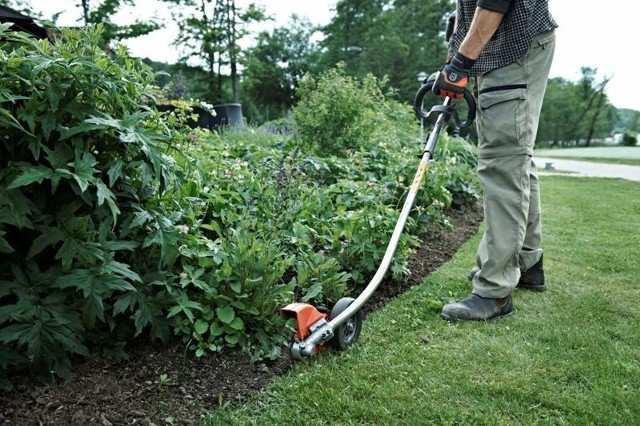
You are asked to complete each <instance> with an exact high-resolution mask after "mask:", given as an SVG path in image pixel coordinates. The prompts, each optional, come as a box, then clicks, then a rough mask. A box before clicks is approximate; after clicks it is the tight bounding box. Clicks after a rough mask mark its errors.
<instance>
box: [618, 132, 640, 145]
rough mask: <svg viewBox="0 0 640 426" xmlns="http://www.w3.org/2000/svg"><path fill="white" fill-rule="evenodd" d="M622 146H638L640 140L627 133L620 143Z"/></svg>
mask: <svg viewBox="0 0 640 426" xmlns="http://www.w3.org/2000/svg"><path fill="white" fill-rule="evenodd" d="M620 144H621V145H622V146H636V145H637V144H638V138H637V137H636V135H635V134H633V133H631V132H629V131H625V132H624V133H623V134H622V141H621V142H620Z"/></svg>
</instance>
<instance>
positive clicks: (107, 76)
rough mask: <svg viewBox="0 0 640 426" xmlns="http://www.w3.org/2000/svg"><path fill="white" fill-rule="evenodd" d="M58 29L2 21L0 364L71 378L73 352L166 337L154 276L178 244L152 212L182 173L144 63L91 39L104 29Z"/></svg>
mask: <svg viewBox="0 0 640 426" xmlns="http://www.w3.org/2000/svg"><path fill="white" fill-rule="evenodd" d="M62 35H63V37H62V38H61V39H60V40H58V42H57V43H56V45H55V46H52V45H50V44H49V43H48V41H46V40H45V41H34V40H32V39H30V38H27V37H26V36H24V35H21V34H17V33H12V32H9V31H8V30H7V25H3V26H1V27H0V39H2V40H3V42H2V46H1V49H0V55H1V58H0V128H1V129H2V135H3V137H2V139H0V252H2V261H1V262H0V301H1V302H2V303H1V305H2V307H1V308H0V342H2V344H3V350H4V351H5V355H7V357H6V358H5V357H4V356H3V365H1V366H0V367H1V368H2V369H12V370H21V369H24V368H29V369H30V370H31V371H33V372H34V373H35V374H37V375H39V376H40V377H41V378H43V379H45V380H47V381H50V380H52V379H53V378H54V377H55V376H60V377H69V375H70V371H71V370H70V361H69V354H79V355H86V354H88V352H89V348H90V347H94V346H96V345H98V347H101V348H102V350H103V352H104V353H108V354H111V355H114V356H116V357H125V356H126V355H125V354H124V352H122V347H123V346H124V342H126V341H127V339H129V338H130V337H131V336H132V335H139V334H140V333H142V331H143V329H147V328H148V329H150V332H151V336H152V337H153V338H165V339H166V338H168V336H169V324H168V321H167V320H166V312H164V311H163V309H165V307H166V306H169V304H170V302H171V297H170V294H169V293H168V291H167V290H166V288H164V287H163V285H159V284H160V283H162V282H163V281H164V279H165V278H166V271H167V268H169V267H170V266H171V265H172V264H173V263H174V262H175V259H176V256H177V254H178V253H177V249H176V247H177V244H178V240H179V233H178V232H177V231H176V229H175V227H174V222H175V221H176V220H178V219H179V218H178V216H176V215H164V214H163V213H162V209H156V207H157V206H159V205H160V204H161V200H162V197H166V196H167V191H170V190H171V189H172V188H173V187H174V186H175V185H176V184H177V183H178V176H179V175H178V174H176V170H175V168H174V166H173V161H172V160H171V158H170V157H168V156H167V155H166V152H167V150H168V149H169V145H168V143H169V142H170V134H169V132H168V130H167V128H166V127H162V126H160V122H159V120H158V116H157V113H155V112H153V111H152V110H150V109H149V108H147V107H145V106H144V104H143V100H144V99H148V98H150V97H151V96H152V91H151V89H152V84H153V80H154V76H153V74H152V72H151V71H150V69H149V68H147V67H146V66H144V65H143V64H142V63H141V62H139V61H137V60H133V59H131V58H129V57H128V56H127V54H126V51H124V50H122V49H120V50H117V51H116V52H114V53H113V55H111V56H109V55H107V54H105V52H103V51H101V50H100V49H99V48H97V47H96V46H98V44H99V40H100V29H94V30H87V31H82V32H75V31H63V34H62ZM6 359H8V360H9V361H8V362H6V361H4V360H6Z"/></svg>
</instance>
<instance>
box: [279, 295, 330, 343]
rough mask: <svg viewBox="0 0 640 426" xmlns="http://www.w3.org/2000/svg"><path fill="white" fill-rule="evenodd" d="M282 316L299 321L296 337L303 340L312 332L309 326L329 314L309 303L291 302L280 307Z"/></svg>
mask: <svg viewBox="0 0 640 426" xmlns="http://www.w3.org/2000/svg"><path fill="white" fill-rule="evenodd" d="M280 316H281V317H283V318H285V319H289V318H295V319H296V321H297V322H298V331H297V332H296V334H295V337H296V338H297V339H300V340H303V339H306V338H307V337H308V336H309V334H311V333H310V332H309V328H310V327H311V326H312V325H313V324H315V323H316V322H318V321H319V320H321V319H323V318H326V316H327V314H323V313H322V312H320V311H318V310H317V309H316V308H315V307H313V306H312V305H309V304H307V303H290V304H288V305H287V306H285V307H284V308H281V309H280Z"/></svg>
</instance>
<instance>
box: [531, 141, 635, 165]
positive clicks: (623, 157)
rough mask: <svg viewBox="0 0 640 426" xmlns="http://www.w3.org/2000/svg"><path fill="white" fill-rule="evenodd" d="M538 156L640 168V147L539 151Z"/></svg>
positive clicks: (537, 151)
mask: <svg viewBox="0 0 640 426" xmlns="http://www.w3.org/2000/svg"><path fill="white" fill-rule="evenodd" d="M536 156H537V157H549V158H566V159H570V160H579V161H592V162H597V163H605V164H625V165H630V166H640V146H636V147H630V146H609V147H584V148H556V149H538V150H536Z"/></svg>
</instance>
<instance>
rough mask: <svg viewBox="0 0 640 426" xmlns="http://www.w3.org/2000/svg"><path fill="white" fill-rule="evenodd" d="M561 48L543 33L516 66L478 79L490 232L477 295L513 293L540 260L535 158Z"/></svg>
mask: <svg viewBox="0 0 640 426" xmlns="http://www.w3.org/2000/svg"><path fill="white" fill-rule="evenodd" d="M554 48H555V33H554V32H553V31H549V32H545V33H541V34H539V35H538V36H537V37H536V38H535V39H534V41H533V43H532V45H531V48H530V49H529V51H528V52H527V53H526V54H525V55H524V56H523V57H522V58H520V59H519V60H517V61H516V62H514V63H512V64H510V65H508V66H506V67H504V68H500V69H496V70H494V71H491V72H489V73H487V74H485V75H484V76H482V77H478V78H477V82H476V87H477V89H478V110H477V119H476V126H477V129H478V174H479V177H480V179H481V180H482V183H483V185H484V200H483V203H484V216H485V225H486V231H485V233H484V235H483V237H482V240H481V242H480V245H479V247H478V251H477V263H478V267H480V271H479V272H478V273H477V274H476V275H475V276H474V278H473V292H474V293H476V294H478V295H480V296H482V297H491V298H501V297H506V296H507V295H509V294H511V292H512V291H513V289H514V288H515V286H516V285H517V283H518V280H519V279H520V268H522V269H523V270H526V269H528V268H530V267H531V266H533V265H534V264H535V263H536V262H537V261H538V260H539V259H540V257H541V256H542V248H541V247H540V244H541V240H542V226H541V223H540V189H539V181H538V173H537V170H536V166H535V164H534V162H533V160H532V156H533V145H534V142H535V138H536V133H537V131H538V121H539V118H540V109H541V108H542V100H543V97H544V92H545V89H546V85H547V79H548V76H549V70H550V68H551V62H552V60H553V53H554Z"/></svg>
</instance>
